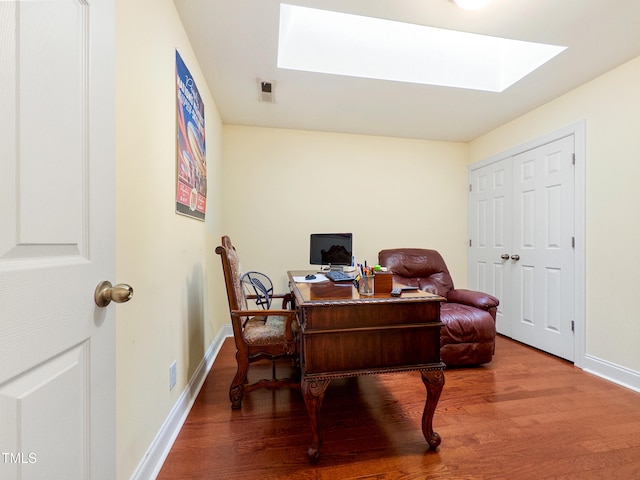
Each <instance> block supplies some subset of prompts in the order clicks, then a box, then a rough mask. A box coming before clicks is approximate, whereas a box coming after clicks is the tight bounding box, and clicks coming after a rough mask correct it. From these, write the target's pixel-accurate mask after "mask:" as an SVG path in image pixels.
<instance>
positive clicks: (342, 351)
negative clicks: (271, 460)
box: [288, 271, 445, 463]
mask: <svg viewBox="0 0 640 480" xmlns="http://www.w3.org/2000/svg"><path fill="white" fill-rule="evenodd" d="M307 273H310V272H306V271H293V272H288V274H289V285H290V288H291V292H292V293H293V296H294V299H295V303H296V309H297V312H298V320H299V322H300V327H301V343H300V366H301V369H302V393H303V396H304V401H305V405H306V407H307V411H308V412H309V418H310V420H311V431H312V437H313V438H312V441H311V446H310V447H309V450H308V452H307V454H308V456H309V460H310V461H311V462H313V463H315V462H317V461H318V458H319V457H320V448H321V444H322V437H321V433H320V406H321V404H322V400H323V398H324V392H325V390H326V389H327V387H328V385H329V383H330V382H331V380H332V379H334V378H339V377H353V376H357V375H369V374H378V373H391V372H406V371H411V370H418V371H420V373H421V376H422V381H423V382H424V385H425V387H426V390H427V398H426V402H425V407H424V412H423V414H422V432H423V434H424V437H425V439H426V441H427V443H428V444H429V447H430V448H436V447H437V446H438V445H439V444H440V440H441V439H440V436H439V435H438V434H437V433H436V432H434V431H433V427H432V421H433V414H434V412H435V409H436V405H437V403H438V400H439V398H440V393H441V392H442V387H443V385H444V372H443V371H444V366H445V365H444V364H443V363H442V362H441V361H440V327H441V326H442V323H440V302H441V301H444V298H442V297H439V296H437V295H432V294H430V293H426V292H421V291H412V292H404V293H403V294H402V296H401V297H391V295H390V294H388V293H385V294H377V295H374V296H372V297H365V296H362V297H361V296H360V294H359V293H358V291H357V289H356V288H355V287H354V286H353V285H352V284H351V283H333V282H331V281H327V282H321V283H302V282H301V283H296V282H295V281H294V277H299V276H304V275H305V274H307Z"/></svg>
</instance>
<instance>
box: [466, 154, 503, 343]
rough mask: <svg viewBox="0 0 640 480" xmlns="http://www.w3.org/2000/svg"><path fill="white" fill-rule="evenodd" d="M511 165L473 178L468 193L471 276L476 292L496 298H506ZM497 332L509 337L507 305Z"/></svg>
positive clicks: (500, 312) (500, 313)
mask: <svg viewBox="0 0 640 480" xmlns="http://www.w3.org/2000/svg"><path fill="white" fill-rule="evenodd" d="M510 178H511V163H510V161H507V160H503V161H499V162H496V163H493V164H491V165H488V166H487V167H485V168H483V169H481V170H474V171H472V172H471V176H470V185H471V187H470V192H469V236H470V241H471V248H470V249H469V272H470V278H472V281H471V283H472V284H473V285H474V287H473V288H476V289H477V290H480V291H483V292H487V293H490V294H491V295H494V296H496V297H497V298H500V299H503V298H504V297H505V291H504V288H505V285H508V284H509V282H508V280H505V275H509V272H508V270H507V269H505V266H507V265H506V261H505V260H504V259H502V258H501V256H502V255H504V254H507V253H508V252H509V249H510V246H511V245H510V242H511V232H510V228H511V227H510V225H511V220H510V217H511V191H510ZM496 328H497V329H498V331H499V332H500V333H503V334H505V335H508V336H510V335H511V323H510V322H509V321H508V320H506V319H505V318H504V303H502V302H501V304H500V306H499V307H498V312H497V315H496Z"/></svg>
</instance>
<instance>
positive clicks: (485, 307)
mask: <svg viewBox="0 0 640 480" xmlns="http://www.w3.org/2000/svg"><path fill="white" fill-rule="evenodd" d="M378 263H379V264H380V265H382V266H385V267H387V268H388V269H389V271H391V272H392V273H393V282H394V284H396V285H406V286H410V287H418V288H420V289H421V290H425V291H427V292H431V293H435V294H437V295H440V296H442V297H444V298H446V299H447V302H443V303H442V306H441V309H440V320H441V321H442V323H443V324H444V326H443V327H442V329H441V331H440V356H441V357H442V361H443V362H444V363H445V364H447V365H448V366H457V365H477V364H482V363H488V362H490V361H491V359H492V358H493V354H494V353H495V341H496V310H497V307H498V305H499V303H500V302H499V301H498V299H497V298H496V297H494V296H492V295H489V294H486V293H482V292H476V291H473V290H465V289H456V288H455V287H454V286H453V280H452V279H451V275H450V274H449V270H448V269H447V265H446V264H445V262H444V260H443V258H442V256H441V255H440V254H439V253H438V252H437V251H435V250H427V249H423V248H395V249H389V250H382V251H380V252H379V253H378Z"/></svg>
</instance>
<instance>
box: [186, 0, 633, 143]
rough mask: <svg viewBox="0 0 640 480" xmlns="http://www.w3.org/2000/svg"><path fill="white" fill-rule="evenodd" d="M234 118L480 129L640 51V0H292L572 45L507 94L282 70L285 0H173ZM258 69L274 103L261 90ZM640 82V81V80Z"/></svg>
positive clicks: (426, 135)
mask: <svg viewBox="0 0 640 480" xmlns="http://www.w3.org/2000/svg"><path fill="white" fill-rule="evenodd" d="M174 3H175V5H176V8H177V9H178V12H179V14H180V17H181V19H182V22H183V23H184V26H185V29H186V31H187V34H188V35H189V39H190V41H191V44H192V46H193V49H194V51H195V54H196V56H197V58H198V62H199V63H200V67H201V68H202V71H203V73H204V76H205V79H206V82H207V84H208V86H209V89H210V91H211V93H212V95H213V98H214V101H215V103H216V107H217V109H218V111H219V113H220V116H221V117H222V121H223V123H225V124H231V125H255V126H266V127H278V128H293V129H304V130H320V131H331V132H345V133H357V134H368V135H383V136H392V137H407V138H419V139H428V140H443V141H462V142H466V141H470V140H473V139H474V138H477V137H478V136H480V135H482V134H484V133H486V132H488V131H490V130H492V129H494V128H496V127H498V126H500V125H502V124H504V123H506V122H508V121H510V120H512V119H514V118H516V117H518V116H520V115H522V114H524V113H526V112H528V111H530V110H532V109H534V108H536V107H538V106H540V105H542V104H544V103H546V102H548V101H550V100H552V99H554V98H556V97H558V96H560V95H562V94H564V93H566V92H568V91H570V90H572V89H574V88H576V87H577V86H579V85H581V84H584V83H586V82H588V81H589V80H592V79H594V78H596V77H597V76H599V75H601V74H603V73H605V72H607V71H609V70H611V69H613V68H614V67H616V66H618V65H620V64H622V63H624V62H626V61H628V60H630V59H632V58H634V57H637V56H640V0H492V2H491V3H490V4H489V6H488V7H486V8H485V9H484V10H482V11H465V10H461V9H460V8H458V7H456V6H455V5H454V4H453V3H452V2H451V1H449V0H286V1H285V2H284V3H289V4H293V5H300V6H306V7H313V8H321V9H325V10H333V11H338V12H344V13H352V14H358V15H366V16H370V17H377V18H386V19H390V20H396V21H402V22H408V23H416V24H420V25H427V26H432V27H440V28H448V29H452V30H460V31H464V32H472V33H480V34H485V35H493V36H498V37H507V38H512V39H517V40H525V41H533V42H539V43H548V44H553V45H564V46H567V47H568V48H567V49H566V50H565V51H564V52H562V53H561V54H560V55H558V56H557V57H555V58H554V59H552V60H551V61H550V62H548V63H547V64H545V65H543V66H542V67H540V68H539V69H538V70H536V71H534V72H533V73H532V74H530V75H529V76H527V77H525V78H524V79H522V80H520V81H519V82H517V83H516V84H515V85H513V86H511V87H510V88H508V89H507V90H505V91H504V92H502V93H492V92H482V91H476V90H465V89H459V88H449V87H436V86H429V85H418V84H410V83H402V82H393V81H383V80H369V79H363V78H352V77H346V76H336V75H328V74H319V73H307V72H301V71H294V70H283V69H278V68H277V66H276V63H277V52H278V22H279V5H280V3H281V2H280V1H277V0H174ZM258 79H262V80H267V81H271V82H273V84H274V98H275V103H265V102H260V101H259V97H260V95H259V88H258ZM638 88H640V86H639V87H638Z"/></svg>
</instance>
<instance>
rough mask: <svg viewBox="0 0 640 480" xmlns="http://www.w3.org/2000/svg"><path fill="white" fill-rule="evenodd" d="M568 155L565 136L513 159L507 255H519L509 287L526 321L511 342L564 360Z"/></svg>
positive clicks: (569, 287)
mask: <svg viewBox="0 0 640 480" xmlns="http://www.w3.org/2000/svg"><path fill="white" fill-rule="evenodd" d="M573 153H574V137H573V136H568V137H564V138H562V139H560V140H556V141H555V142H551V143H548V144H546V145H542V146H540V147H537V148H535V149H532V150H530V151H527V152H523V153H521V154H519V155H515V156H514V157H513V162H514V170H515V171H517V172H520V174H519V175H516V176H515V177H514V185H513V188H514V191H515V194H514V208H515V211H516V212H519V215H520V218H519V219H516V221H517V222H519V224H518V226H517V227H516V228H514V230H513V232H514V239H513V253H514V254H516V255H519V256H520V259H519V260H518V261H516V262H515V264H516V265H519V268H516V269H515V270H514V272H515V277H514V279H513V283H514V284H516V285H518V284H521V285H522V288H521V292H522V298H518V297H517V296H515V297H514V302H516V305H517V303H518V302H521V303H522V305H527V308H526V310H525V308H524V307H522V309H521V311H522V313H526V319H525V317H524V316H523V317H521V319H520V320H521V321H516V322H515V323H514V324H513V338H515V339H516V340H519V341H522V342H524V343H527V344H530V345H533V346H535V347H537V348H540V349H542V350H544V351H547V352H549V353H553V354H554V355H558V356H560V357H562V358H566V359H568V360H573V351H574V346H573V331H572V321H573V291H574V285H573V283H574V280H573V278H574V273H573V268H574V266H573V262H574V255H573V247H572V238H573V234H574V233H573V228H574V167H573ZM525 269H527V270H528V271H529V270H530V272H531V273H530V274H529V275H528V276H527V277H525V276H524V273H523V272H524V270H525ZM531 282H532V284H531V285H530V283H531ZM525 285H526V287H525ZM518 310H520V309H517V311H518Z"/></svg>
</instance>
